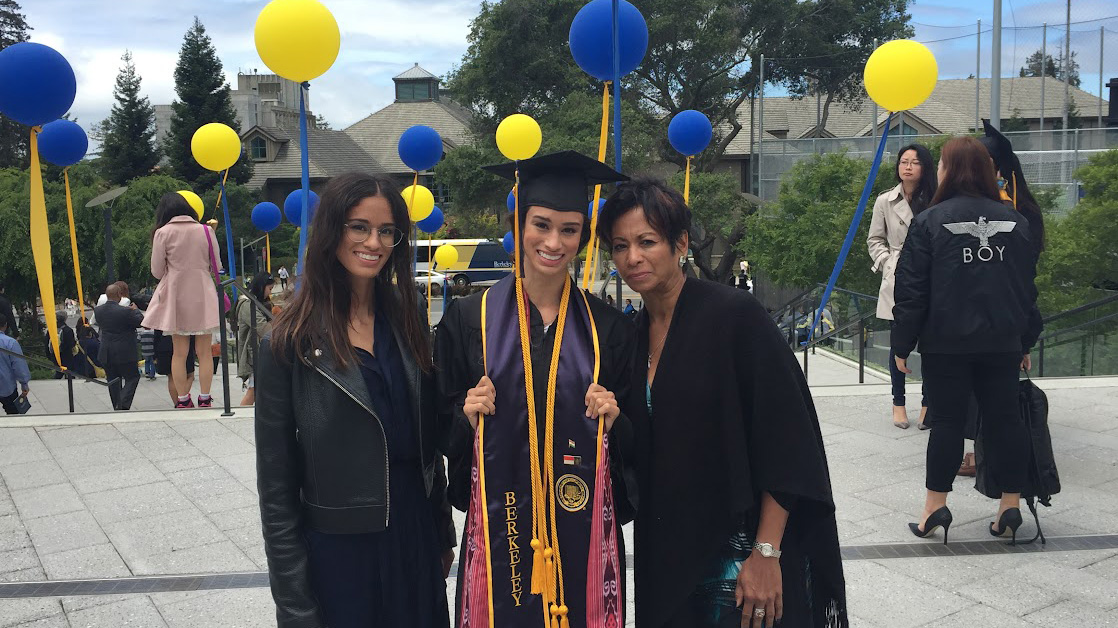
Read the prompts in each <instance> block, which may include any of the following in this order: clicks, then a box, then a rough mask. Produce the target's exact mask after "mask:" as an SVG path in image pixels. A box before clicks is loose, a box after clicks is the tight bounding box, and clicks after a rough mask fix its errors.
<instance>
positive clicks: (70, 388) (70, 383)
mask: <svg viewBox="0 0 1118 628" xmlns="http://www.w3.org/2000/svg"><path fill="white" fill-rule="evenodd" d="M63 375H65V376H66V392H67V394H69V395H70V414H73V413H74V376H73V375H70V373H69V371H67V372H65V373H63ZM113 409H114V410H115V409H116V408H113Z"/></svg>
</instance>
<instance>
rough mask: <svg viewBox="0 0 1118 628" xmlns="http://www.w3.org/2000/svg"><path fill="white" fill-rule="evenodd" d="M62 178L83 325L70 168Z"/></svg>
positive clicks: (65, 169) (82, 298) (79, 311)
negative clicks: (64, 185)
mask: <svg viewBox="0 0 1118 628" xmlns="http://www.w3.org/2000/svg"><path fill="white" fill-rule="evenodd" d="M62 178H63V179H64V180H65V181H66V218H67V219H68V220H69V221H70V250H71V251H72V252H73V254H74V279H75V280H76V281H77V283H78V313H79V314H80V315H81V317H82V323H83V324H84V323H85V295H83V294H82V269H81V265H80V264H79V263H78V234H77V233H75V231H74V203H73V202H72V201H71V200H70V168H69V166H67V167H66V168H63V169H62Z"/></svg>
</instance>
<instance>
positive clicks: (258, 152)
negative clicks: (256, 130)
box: [249, 137, 268, 161]
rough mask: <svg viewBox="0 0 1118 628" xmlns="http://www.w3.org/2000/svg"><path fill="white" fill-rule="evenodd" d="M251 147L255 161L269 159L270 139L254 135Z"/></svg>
mask: <svg viewBox="0 0 1118 628" xmlns="http://www.w3.org/2000/svg"><path fill="white" fill-rule="evenodd" d="M249 148H250V150H251V151H252V159H253V161H265V160H267V159H268V140H266V139H264V138H262V137H254V138H252V142H251V143H250V144H249Z"/></svg>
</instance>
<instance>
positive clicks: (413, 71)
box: [392, 63, 439, 81]
mask: <svg viewBox="0 0 1118 628" xmlns="http://www.w3.org/2000/svg"><path fill="white" fill-rule="evenodd" d="M438 78H439V77H437V76H435V75H434V74H431V73H430V72H428V71H427V70H424V69H423V68H421V67H419V64H418V63H417V64H415V65H413V66H412V67H410V68H408V69H407V70H404V71H403V72H401V73H399V74H397V75H396V76H394V77H392V80H393V81H408V80H416V79H435V80H438Z"/></svg>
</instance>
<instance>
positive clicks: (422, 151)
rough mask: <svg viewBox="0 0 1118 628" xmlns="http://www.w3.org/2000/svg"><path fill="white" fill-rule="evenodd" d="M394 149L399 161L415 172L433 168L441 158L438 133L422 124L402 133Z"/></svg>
mask: <svg viewBox="0 0 1118 628" xmlns="http://www.w3.org/2000/svg"><path fill="white" fill-rule="evenodd" d="M396 148H397V150H398V151H399V152H400V161H402V162H404V164H405V165H406V166H407V167H408V168H411V169H412V170H415V171H416V172H423V171H424V170H430V169H432V168H434V167H435V164H437V163H439V160H440V159H442V158H443V139H442V138H441V137H439V132H438V131H436V130H435V129H432V128H431V127H429V126H423V125H422V124H417V125H415V126H413V127H411V128H409V129H408V130H407V131H404V134H403V135H401V136H400V142H399V143H398V144H397V145H396Z"/></svg>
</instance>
